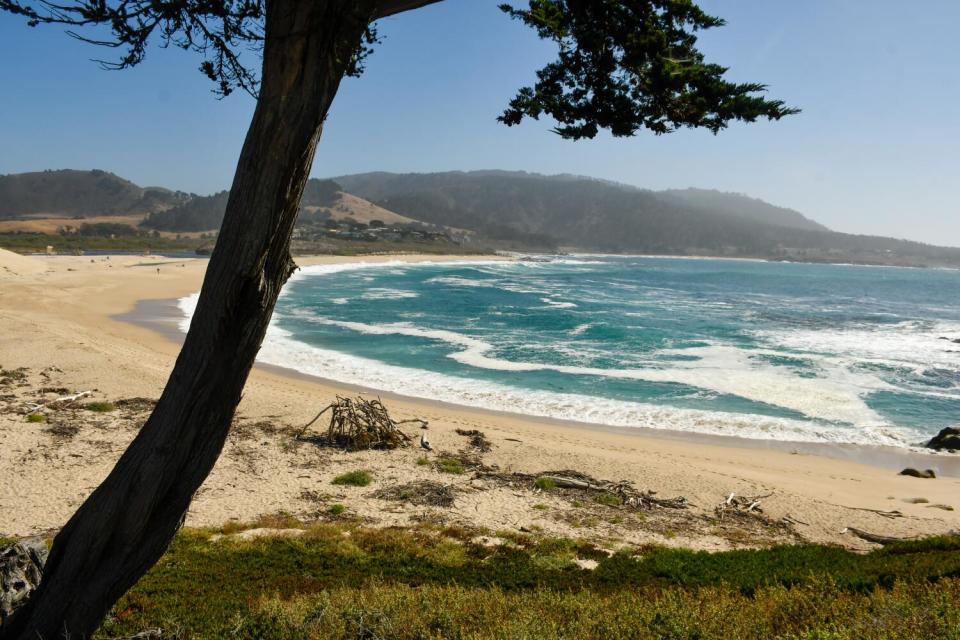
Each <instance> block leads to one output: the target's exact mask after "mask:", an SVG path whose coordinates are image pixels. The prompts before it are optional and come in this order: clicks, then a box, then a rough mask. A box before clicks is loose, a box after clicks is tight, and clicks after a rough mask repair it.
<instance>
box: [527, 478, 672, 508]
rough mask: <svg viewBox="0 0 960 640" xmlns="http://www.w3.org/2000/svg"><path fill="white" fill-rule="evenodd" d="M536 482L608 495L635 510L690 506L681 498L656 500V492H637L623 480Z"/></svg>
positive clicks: (588, 479)
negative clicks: (615, 497)
mask: <svg viewBox="0 0 960 640" xmlns="http://www.w3.org/2000/svg"><path fill="white" fill-rule="evenodd" d="M537 480H538V481H539V480H542V481H544V482H550V483H553V484H554V485H555V486H557V487H560V488H561V489H579V490H581V491H596V492H599V493H609V494H612V495H614V496H617V497H618V498H620V500H621V502H622V504H623V506H626V507H632V508H635V509H640V508H645V509H652V508H653V507H665V508H667V509H686V508H687V507H688V506H689V505H690V503H689V502H688V501H687V499H686V498H684V497H683V496H678V497H676V498H658V497H657V496H656V491H637V490H636V489H635V488H634V486H633V484H632V483H630V482H627V481H625V480H622V481H620V482H606V481H603V480H595V479H593V478H591V477H589V476H585V475H583V474H577V475H576V476H571V475H554V474H544V475H541V476H538V478H537Z"/></svg>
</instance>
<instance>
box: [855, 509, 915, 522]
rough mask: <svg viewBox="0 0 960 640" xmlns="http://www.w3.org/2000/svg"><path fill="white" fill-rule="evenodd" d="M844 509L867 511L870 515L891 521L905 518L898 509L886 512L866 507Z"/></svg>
mask: <svg viewBox="0 0 960 640" xmlns="http://www.w3.org/2000/svg"><path fill="white" fill-rule="evenodd" d="M844 508H845V509H850V510H852V511H867V512H868V513H875V514H877V515H878V516H883V517H884V518H890V519H891V520H894V519H896V518H902V517H903V513H902V512H901V511H897V510H896V509H894V510H892V511H884V510H883V509H868V508H866V507H844Z"/></svg>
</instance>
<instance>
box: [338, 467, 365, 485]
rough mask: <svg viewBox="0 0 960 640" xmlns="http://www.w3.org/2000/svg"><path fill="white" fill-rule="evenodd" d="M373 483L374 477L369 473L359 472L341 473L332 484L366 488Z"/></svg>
mask: <svg viewBox="0 0 960 640" xmlns="http://www.w3.org/2000/svg"><path fill="white" fill-rule="evenodd" d="M372 481H373V476H371V475H370V473H369V472H368V471H363V470H359V469H358V470H357V471H348V472H347V473H341V474H340V475H338V476H337V477H336V478H334V479H333V481H332V482H331V484H340V485H347V486H351V487H365V486H367V485H368V484H370V483H371V482H372Z"/></svg>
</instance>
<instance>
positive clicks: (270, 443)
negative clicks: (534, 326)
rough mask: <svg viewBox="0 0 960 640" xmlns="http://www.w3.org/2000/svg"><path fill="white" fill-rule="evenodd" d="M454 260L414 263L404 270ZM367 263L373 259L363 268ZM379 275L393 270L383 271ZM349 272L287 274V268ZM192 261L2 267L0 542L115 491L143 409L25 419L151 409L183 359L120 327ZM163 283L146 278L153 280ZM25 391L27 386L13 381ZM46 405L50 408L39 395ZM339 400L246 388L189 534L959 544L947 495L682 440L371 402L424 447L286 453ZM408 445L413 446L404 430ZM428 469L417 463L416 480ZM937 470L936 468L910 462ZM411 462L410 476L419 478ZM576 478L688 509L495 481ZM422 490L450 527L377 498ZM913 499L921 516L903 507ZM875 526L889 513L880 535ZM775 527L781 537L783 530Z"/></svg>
mask: <svg viewBox="0 0 960 640" xmlns="http://www.w3.org/2000/svg"><path fill="white" fill-rule="evenodd" d="M451 258H453V257H426V256H423V257H417V256H408V257H404V258H402V259H405V260H423V259H426V260H441V259H451ZM366 259H367V260H373V259H379V258H366ZM384 259H398V258H397V256H389V257H386V258H384ZM349 260H356V258H340V257H321V258H310V259H304V258H301V259H299V260H298V262H299V263H300V264H317V263H326V262H341V261H349ZM205 266H206V261H205V260H198V259H186V260H183V259H167V258H161V257H150V256H147V257H138V256H111V257H109V258H108V257H104V256H94V257H90V256H87V257H59V256H58V257H46V256H43V257H22V256H17V255H14V254H10V253H9V252H2V251H0V365H2V367H0V368H2V369H4V370H7V371H12V370H15V369H18V368H21V367H22V368H25V369H26V370H25V371H24V372H23V375H22V376H19V375H15V376H13V377H10V376H7V377H8V378H9V379H8V380H7V381H6V382H3V380H2V379H3V377H4V376H3V375H2V374H0V443H2V444H0V535H27V534H35V533H41V532H50V531H53V530H55V529H56V528H57V527H59V526H61V525H62V524H63V522H65V520H66V519H67V518H68V517H69V516H70V514H71V513H72V511H73V510H74V509H75V508H76V507H77V506H78V505H79V504H80V503H81V502H82V501H83V499H84V498H85V496H87V495H88V494H89V492H90V491H91V490H92V489H93V488H94V487H95V486H96V484H97V483H98V482H99V481H100V480H101V479H102V478H103V477H104V476H105V475H106V474H107V473H108V472H109V470H110V468H111V467H112V465H113V463H114V462H115V461H116V459H117V457H118V456H119V455H120V453H121V452H122V450H123V448H124V447H125V446H126V444H127V443H128V442H129V440H130V439H131V438H132V437H133V436H134V435H135V433H136V430H137V428H138V427H139V426H140V424H141V423H142V421H143V419H144V417H145V416H146V415H147V413H146V411H148V408H146V407H141V406H139V405H138V404H137V403H132V404H128V405H126V406H122V407H121V408H119V409H118V410H116V411H113V412H108V413H95V412H91V411H88V410H85V409H82V408H72V409H71V408H65V409H63V410H59V411H54V410H49V411H47V414H48V415H47V419H48V421H47V422H45V423H32V422H28V421H27V419H26V417H25V415H24V409H23V406H24V403H25V402H28V401H36V400H41V399H46V400H49V399H51V398H54V397H56V396H57V395H58V393H62V392H63V390H66V391H69V392H76V391H83V390H92V391H93V392H94V393H93V396H92V397H91V398H90V399H92V400H109V401H113V402H117V401H118V400H121V399H129V398H137V397H142V398H152V399H155V398H157V397H158V396H159V394H160V391H161V389H162V387H163V384H164V382H165V380H166V376H167V375H168V373H169V371H170V369H171V367H172V365H173V362H174V360H175V358H176V355H177V351H178V346H177V344H176V343H175V342H173V341H171V340H170V339H169V337H168V336H165V335H163V334H162V333H159V332H157V331H153V330H150V329H148V328H145V327H144V326H138V325H135V324H132V323H129V322H125V321H123V320H121V319H118V318H117V316H122V315H123V314H129V313H130V312H131V311H132V310H133V309H134V308H135V307H136V306H137V303H138V301H141V300H163V299H172V298H177V297H182V296H184V295H187V294H189V293H192V292H194V291H196V290H197V289H198V288H199V285H200V282H201V279H202V276H203V271H204V268H205ZM158 269H159V273H158V271H157V270H158ZM21 378H22V379H21ZM43 387H49V388H55V389H56V388H60V389H61V390H60V391H50V392H47V393H46V394H43V393H42V391H41V390H42V388H43ZM337 393H341V394H348V393H351V390H350V389H348V388H347V387H345V386H342V385H337V384H336V383H330V382H325V381H319V380H315V379H309V378H306V377H304V376H296V375H289V374H285V373H283V372H282V371H281V370H278V369H276V368H268V367H257V368H255V369H254V371H253V373H252V375H251V377H250V380H249V382H248V383H247V388H246V392H245V394H244V398H243V402H242V403H241V405H240V408H239V414H238V421H237V427H236V428H235V429H234V432H233V433H232V434H231V436H230V439H229V440H228V443H227V446H226V447H225V449H224V455H223V456H222V458H221V460H220V461H219V462H218V464H217V466H216V468H215V469H214V471H213V473H212V474H211V476H210V477H209V478H208V480H207V482H206V483H205V484H204V485H203V487H202V488H201V489H200V491H199V492H198V494H197V497H196V499H195V501H194V503H193V506H192V507H191V509H190V513H189V515H188V518H187V524H188V525H196V526H219V525H222V524H224V523H226V522H228V521H232V520H235V521H244V522H246V521H252V520H254V519H256V518H257V517H259V516H263V515H266V514H275V513H277V512H286V513H289V514H293V515H295V516H297V517H300V518H304V519H311V518H329V517H333V516H331V515H329V510H330V507H331V506H332V505H334V504H343V505H345V506H346V508H347V511H346V513H345V514H344V515H341V516H339V517H352V518H356V519H358V520H361V521H364V522H368V523H370V524H373V525H405V524H410V523H413V522H417V521H423V520H427V521H442V522H447V523H451V524H459V525H463V526H469V527H480V528H486V529H489V530H491V531H497V530H504V529H508V530H513V531H516V530H518V529H522V530H529V531H534V532H536V531H544V532H548V533H555V534H561V535H569V536H573V537H592V538H595V539H600V540H606V541H608V542H609V543H610V544H611V545H617V544H623V543H644V542H655V543H660V544H670V545H683V546H690V547H694V548H702V549H724V548H730V547H731V546H744V545H757V544H766V543H769V542H775V541H794V540H808V541H816V542H829V543H836V544H842V545H846V546H852V547H858V548H865V547H867V546H869V545H868V544H867V543H865V542H863V541H861V540H859V539H857V538H854V537H853V536H851V535H850V534H842V533H841V530H842V529H844V527H847V526H853V527H857V528H860V529H864V530H868V531H871V532H875V533H881V534H886V535H895V536H913V535H928V534H937V533H945V532H948V531H951V530H957V529H960V511H947V510H944V509H942V508H936V507H932V506H931V505H946V506H949V507H953V508H955V509H960V479H958V478H957V477H940V478H938V479H936V480H920V479H915V478H908V477H903V476H899V475H897V473H896V471H894V470H891V469H890V468H885V467H880V466H873V465H869V464H863V463H858V462H850V461H842V460H837V459H832V458H829V457H824V456H820V455H811V454H809V453H800V454H797V453H791V452H790V451H789V450H783V451H779V450H764V449H758V448H756V447H751V446H736V441H724V442H718V443H713V442H705V441H702V440H698V439H697V438H691V437H683V438H680V437H676V436H673V437H667V436H666V435H664V436H657V435H653V436H651V435H649V434H644V435H634V434H629V433H619V432H612V431H610V430H603V429H592V428H588V427H579V426H571V425H565V424H558V423H550V422H548V421H543V420H534V419H526V418H523V417H520V416H512V415H505V414H494V413H490V412H484V411H480V410H473V409H468V408H461V407H453V406H449V405H441V404H439V403H433V402H428V401H418V400H411V399H407V398H399V397H394V396H384V398H385V401H386V403H387V405H388V408H389V409H390V411H391V412H392V414H394V416H395V417H397V418H410V417H419V418H424V419H426V420H429V422H430V438H431V441H432V442H433V445H434V447H435V451H434V452H432V453H426V452H424V451H422V450H420V449H419V448H417V447H415V446H414V447H410V448H406V449H402V450H396V451H391V452H381V451H370V452H362V453H347V452H343V451H337V450H331V449H326V448H322V447H318V446H316V445H314V444H310V443H305V442H298V441H296V440H295V439H294V438H293V437H292V435H291V434H292V433H293V432H294V431H295V430H296V429H297V428H298V427H299V426H300V425H303V424H305V423H306V422H307V421H308V420H309V419H310V418H312V417H313V415H314V414H315V413H316V411H317V410H318V409H319V408H321V407H323V406H324V405H326V404H327V403H329V402H330V401H331V399H332V398H333V397H334V395H335V394H337ZM457 428H461V429H480V430H481V431H483V432H484V433H485V434H486V435H487V437H488V438H489V439H490V441H491V442H492V444H493V449H492V451H490V452H489V453H485V454H482V462H483V464H484V465H486V466H487V467H493V466H496V467H497V468H498V469H499V471H500V475H499V476H497V475H494V476H491V477H486V478H484V477H478V475H479V476H482V474H477V473H475V472H474V471H473V470H470V471H468V473H465V474H462V475H452V474H448V473H443V472H441V471H440V470H438V469H437V468H436V462H437V460H438V458H439V457H440V456H441V455H442V454H444V453H450V454H454V455H456V454H457V452H460V451H463V452H465V453H468V454H470V455H471V456H474V457H475V452H472V451H470V450H469V447H468V443H467V438H465V437H463V436H461V435H458V434H457V433H456V432H455V429H457ZM408 431H409V432H410V433H411V434H412V435H413V434H414V432H416V431H417V430H416V429H414V428H412V427H411V428H409V429H408ZM422 458H425V460H422ZM924 458H926V459H928V460H929V463H930V464H929V465H927V466H936V465H938V464H939V465H943V463H944V461H945V460H947V457H946V456H924ZM418 460H419V462H420V464H418ZM353 469H367V470H369V471H371V472H372V474H373V476H374V482H373V484H371V485H370V486H368V487H363V488H360V487H342V486H337V485H332V484H331V480H332V478H333V477H334V476H335V475H337V474H339V473H343V472H344V471H348V470H353ZM558 469H572V470H576V471H580V472H583V473H587V474H589V475H591V476H593V477H596V478H602V479H609V480H629V481H632V482H633V483H634V485H635V486H636V487H637V488H639V489H650V490H654V491H656V492H657V495H658V496H663V497H672V496H685V497H686V498H687V499H689V501H690V502H691V503H692V504H693V505H694V506H692V507H691V508H690V509H688V510H684V511H676V510H670V509H654V510H652V511H644V512H641V513H636V512H633V511H630V510H624V509H616V508H612V507H609V506H605V505H601V504H597V503H595V502H592V501H590V500H589V499H588V498H585V497H583V496H580V497H577V498H576V499H574V498H575V497H571V496H564V495H562V494H561V493H558V492H550V491H547V492H538V491H536V490H534V489H532V487H531V486H530V482H529V480H517V481H514V482H513V483H512V485H511V484H509V483H508V480H509V478H507V477H506V474H509V473H512V472H523V473H530V474H533V473H538V472H543V471H547V470H558ZM420 481H432V482H438V483H442V484H444V485H448V486H450V487H452V488H453V489H454V490H455V502H454V505H453V506H452V507H436V506H417V505H412V504H410V503H408V502H399V501H388V500H383V499H380V498H377V497H374V496H373V495H372V494H373V493H374V492H375V491H376V490H378V489H383V488H385V487H391V486H395V485H398V484H405V483H411V482H420ZM730 493H736V494H738V495H764V494H772V495H771V496H770V497H767V498H764V499H763V500H762V502H761V505H762V508H763V510H764V516H763V519H760V518H755V517H754V516H752V515H751V516H739V517H733V518H729V517H728V518H725V519H724V520H718V519H717V518H716V517H715V513H714V508H715V507H716V505H718V504H719V503H721V502H722V501H723V500H724V499H725V498H726V496H727V495H729V494H730ZM918 498H922V499H925V500H927V501H928V502H920V503H916V502H914V501H915V500H916V499H918ZM870 510H877V511H891V510H896V511H899V512H902V514H903V517H899V518H889V517H885V516H883V515H880V514H877V513H874V512H873V511H870ZM786 516H789V519H790V520H791V521H792V522H793V524H790V525H789V526H788V525H777V524H774V523H778V522H782V521H783V519H784V517H786Z"/></svg>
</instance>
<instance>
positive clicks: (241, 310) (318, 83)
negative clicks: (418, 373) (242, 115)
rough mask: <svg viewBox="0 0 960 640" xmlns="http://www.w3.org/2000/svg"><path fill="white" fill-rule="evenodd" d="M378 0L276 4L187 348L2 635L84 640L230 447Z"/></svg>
mask: <svg viewBox="0 0 960 640" xmlns="http://www.w3.org/2000/svg"><path fill="white" fill-rule="evenodd" d="M375 5H376V2H375V0H361V1H348V0H269V2H268V3H267V17H266V38H265V46H264V56H263V73H262V81H261V93H260V97H259V99H258V101H257V108H256V111H255V113H254V116H253V120H252V122H251V125H250V129H249V131H248V133H247V137H246V140H245V142H244V145H243V151H242V152H241V155H240V160H239V162H238V164H237V170H236V174H235V177H234V181H233V186H232V190H231V192H230V199H229V202H228V204H227V211H226V216H225V218H224V221H223V226H222V227H221V230H220V235H219V238H218V240H217V245H216V248H215V250H214V252H213V255H212V256H211V258H210V263H209V265H208V267H207V272H206V275H205V277H204V281H203V288H202V290H201V294H200V300H199V302H198V304H197V309H196V313H195V315H194V317H193V322H192V324H191V326H190V331H189V333H188V334H187V337H186V339H185V341H184V345H183V349H182V350H181V352H180V355H179V357H178V358H177V362H176V365H175V366H174V369H173V372H172V373H171V375H170V378H169V380H168V381H167V385H166V387H165V388H164V390H163V394H162V395H161V397H160V400H159V402H158V403H157V406H156V408H155V410H154V412H153V414H152V415H151V416H150V418H149V419H148V420H147V422H146V424H145V425H144V426H143V428H142V430H141V431H140V433H139V434H138V435H137V437H136V438H135V439H134V441H133V442H132V444H131V445H130V447H129V448H128V449H127V450H126V451H125V452H124V453H123V455H122V456H121V458H120V460H119V462H118V463H117V465H116V466H115V467H114V469H113V471H112V472H111V473H110V475H109V476H108V477H107V479H106V480H104V482H103V483H102V484H101V485H100V486H99V487H97V489H96V490H95V491H94V492H93V494H91V496H90V497H89V498H88V499H87V500H86V502H84V504H83V506H81V507H80V509H79V510H78V511H77V512H76V513H75V514H74V516H73V517H72V518H71V519H70V521H69V522H68V523H67V524H66V525H65V526H64V527H63V529H62V530H61V531H60V533H59V534H58V535H57V536H56V538H55V540H54V543H53V548H52V550H51V553H50V558H49V560H48V561H47V564H46V568H45V570H44V577H43V580H42V582H41V584H40V587H39V589H38V590H37V591H36V592H35V594H34V596H33V597H32V598H31V600H30V601H29V603H28V604H27V605H25V606H24V607H23V608H22V609H20V610H19V611H18V612H17V613H16V614H15V615H14V617H13V618H11V619H10V620H9V621H8V624H6V625H5V626H4V628H3V629H2V630H0V640H10V639H14V638H16V639H18V640H19V639H23V640H27V639H29V640H38V639H44V640H47V639H53V638H67V637H69V638H70V639H71V640H77V639H78V638H87V637H89V636H90V635H91V634H92V633H93V632H94V631H95V629H96V628H97V626H99V624H100V622H101V621H102V620H103V618H104V616H105V615H106V614H107V612H108V611H109V609H110V607H111V606H113V604H114V603H115V602H116V600H117V599H118V598H119V597H120V596H121V595H123V593H124V592H125V591H126V590H127V589H129V588H130V587H131V586H132V585H133V584H134V583H135V582H136V581H137V580H138V579H139V578H140V577H141V576H142V575H143V574H144V573H146V571H147V570H148V569H149V568H150V567H151V566H152V565H153V564H154V563H155V562H156V561H157V560H158V559H159V557H160V556H161V555H162V554H163V552H164V551H165V550H166V548H167V546H168V545H169V543H170V540H171V539H172V538H173V536H174V534H175V533H176V531H177V529H179V527H180V526H181V524H182V523H183V520H184V518H185V516H186V512H187V508H188V507H189V505H190V502H191V500H192V498H193V495H194V492H195V491H196V490H197V489H198V488H199V487H200V485H201V484H202V483H203V481H204V479H205V478H206V477H207V475H208V474H209V472H210V470H211V469H212V467H213V465H214V463H215V462H216V460H217V458H218V456H219V455H220V452H221V450H222V448H223V444H224V441H225V439H226V437H227V433H228V431H229V428H230V423H231V421H232V419H233V415H234V411H235V409H236V405H237V403H238V402H239V401H240V395H241V392H242V390H243V386H244V383H245V382H246V379H247V375H248V373H249V371H250V368H251V367H252V365H253V362H254V358H255V357H256V354H257V351H258V350H259V348H260V344H261V342H262V340H263V337H264V334H265V332H266V329H267V325H268V324H269V322H270V317H271V315H272V313H273V307H274V304H275V303H276V300H277V296H278V295H279V293H280V289H281V287H282V286H283V284H284V282H286V280H287V278H288V277H289V276H290V274H291V273H292V271H293V269H294V268H295V265H294V263H293V260H292V259H291V257H290V253H289V246H290V235H291V232H292V230H293V225H294V222H295V219H296V215H297V210H298V208H299V204H300V197H301V195H302V192H303V188H304V184H305V183H306V180H307V178H308V175H309V173H310V168H311V165H312V163H313V156H314V150H315V148H316V144H317V141H318V139H319V137H320V131H321V127H322V124H323V120H324V118H325V117H326V114H327V110H328V109H329V107H330V104H331V102H332V100H333V97H334V96H335V95H336V92H337V88H338V86H339V84H340V80H341V78H342V77H343V74H344V72H345V70H346V69H347V66H348V64H349V62H350V59H351V56H352V55H353V52H354V51H355V50H356V48H357V46H358V44H359V43H360V40H361V37H362V35H363V33H364V30H365V29H366V27H367V25H368V23H369V20H370V19H371V18H372V17H373V16H374V15H375V13H374V12H375V8H376V7H375Z"/></svg>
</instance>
